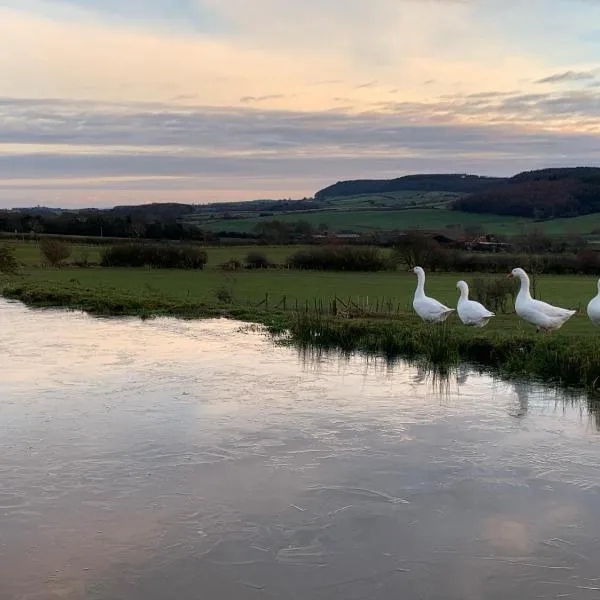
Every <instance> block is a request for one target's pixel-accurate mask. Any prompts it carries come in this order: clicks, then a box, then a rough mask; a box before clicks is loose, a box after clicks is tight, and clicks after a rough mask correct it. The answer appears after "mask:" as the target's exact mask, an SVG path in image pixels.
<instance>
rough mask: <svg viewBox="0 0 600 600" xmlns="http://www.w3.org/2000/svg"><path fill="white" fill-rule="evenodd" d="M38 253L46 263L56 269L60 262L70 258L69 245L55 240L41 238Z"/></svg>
mask: <svg viewBox="0 0 600 600" xmlns="http://www.w3.org/2000/svg"><path fill="white" fill-rule="evenodd" d="M40 251H41V253H42V256H43V257H44V258H45V259H46V261H47V262H48V263H49V264H50V265H52V266H53V267H56V266H57V265H58V264H59V263H60V262H62V261H63V260H66V259H67V258H69V256H71V245H70V244H67V243H66V242H63V241H61V240H57V239H52V238H42V240H40Z"/></svg>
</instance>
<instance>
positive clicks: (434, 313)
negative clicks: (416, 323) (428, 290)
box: [413, 267, 454, 323]
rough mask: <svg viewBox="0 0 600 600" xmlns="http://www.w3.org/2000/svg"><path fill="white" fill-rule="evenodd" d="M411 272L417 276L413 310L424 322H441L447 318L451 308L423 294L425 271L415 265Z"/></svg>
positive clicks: (452, 310)
mask: <svg viewBox="0 0 600 600" xmlns="http://www.w3.org/2000/svg"><path fill="white" fill-rule="evenodd" d="M413 273H414V274H415V275H416V276H417V289H416V290H415V297H414V299H413V308H414V309H415V312H416V313H417V314H418V315H419V316H420V317H421V319H423V321H425V322H426V323H441V322H442V321H445V320H446V319H447V318H448V315H449V314H450V313H453V312H454V309H453V308H448V307H447V306H444V305H443V304H442V303H441V302H438V301H437V300H436V299H435V298H429V297H428V296H426V295H425V271H423V269H422V268H421V267H415V268H414V269H413Z"/></svg>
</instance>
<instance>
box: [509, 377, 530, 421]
mask: <svg viewBox="0 0 600 600" xmlns="http://www.w3.org/2000/svg"><path fill="white" fill-rule="evenodd" d="M513 387H514V390H515V395H516V396H517V401H518V406H516V407H515V410H510V411H509V413H508V414H509V415H510V416H511V417H516V418H517V419H521V418H523V417H526V416H527V412H528V410H529V390H530V389H531V386H530V385H529V384H528V383H524V382H522V381H517V382H515V383H514V384H513Z"/></svg>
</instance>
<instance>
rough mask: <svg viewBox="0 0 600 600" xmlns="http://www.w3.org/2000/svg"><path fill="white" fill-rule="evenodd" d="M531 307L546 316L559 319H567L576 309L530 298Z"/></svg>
mask: <svg viewBox="0 0 600 600" xmlns="http://www.w3.org/2000/svg"><path fill="white" fill-rule="evenodd" d="M530 304H531V308H532V309H533V310H536V311H539V312H541V313H543V314H545V315H547V316H548V317H554V318H559V319H567V318H569V317H570V316H572V315H574V314H575V312H576V311H574V310H569V309H568V308H560V307H559V306H552V304H548V303H547V302H542V301H541V300H533V299H532V300H530Z"/></svg>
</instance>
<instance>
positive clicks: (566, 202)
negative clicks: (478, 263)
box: [452, 167, 600, 220]
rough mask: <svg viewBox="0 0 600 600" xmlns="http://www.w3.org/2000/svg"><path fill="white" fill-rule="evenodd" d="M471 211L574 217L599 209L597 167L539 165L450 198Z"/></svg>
mask: <svg viewBox="0 0 600 600" xmlns="http://www.w3.org/2000/svg"><path fill="white" fill-rule="evenodd" d="M452 208H453V209H454V210H458V211H465V212H471V213H479V214H482V213H486V214H495V215H510V216H515V217H526V218H530V219H538V220H545V219H556V218H560V217H576V216H581V215H588V214H591V213H597V212H600V168H596V167H575V168H572V169H567V168H563V169H542V170H538V171H528V172H523V173H519V174H518V175H515V176H514V177H511V178H510V179H508V180H505V181H503V182H502V183H501V184H500V185H491V186H489V187H488V188H487V189H482V190H479V191H476V192H473V193H470V194H468V195H466V196H464V197H462V198H458V199H457V200H455V201H454V203H453V205H452Z"/></svg>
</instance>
